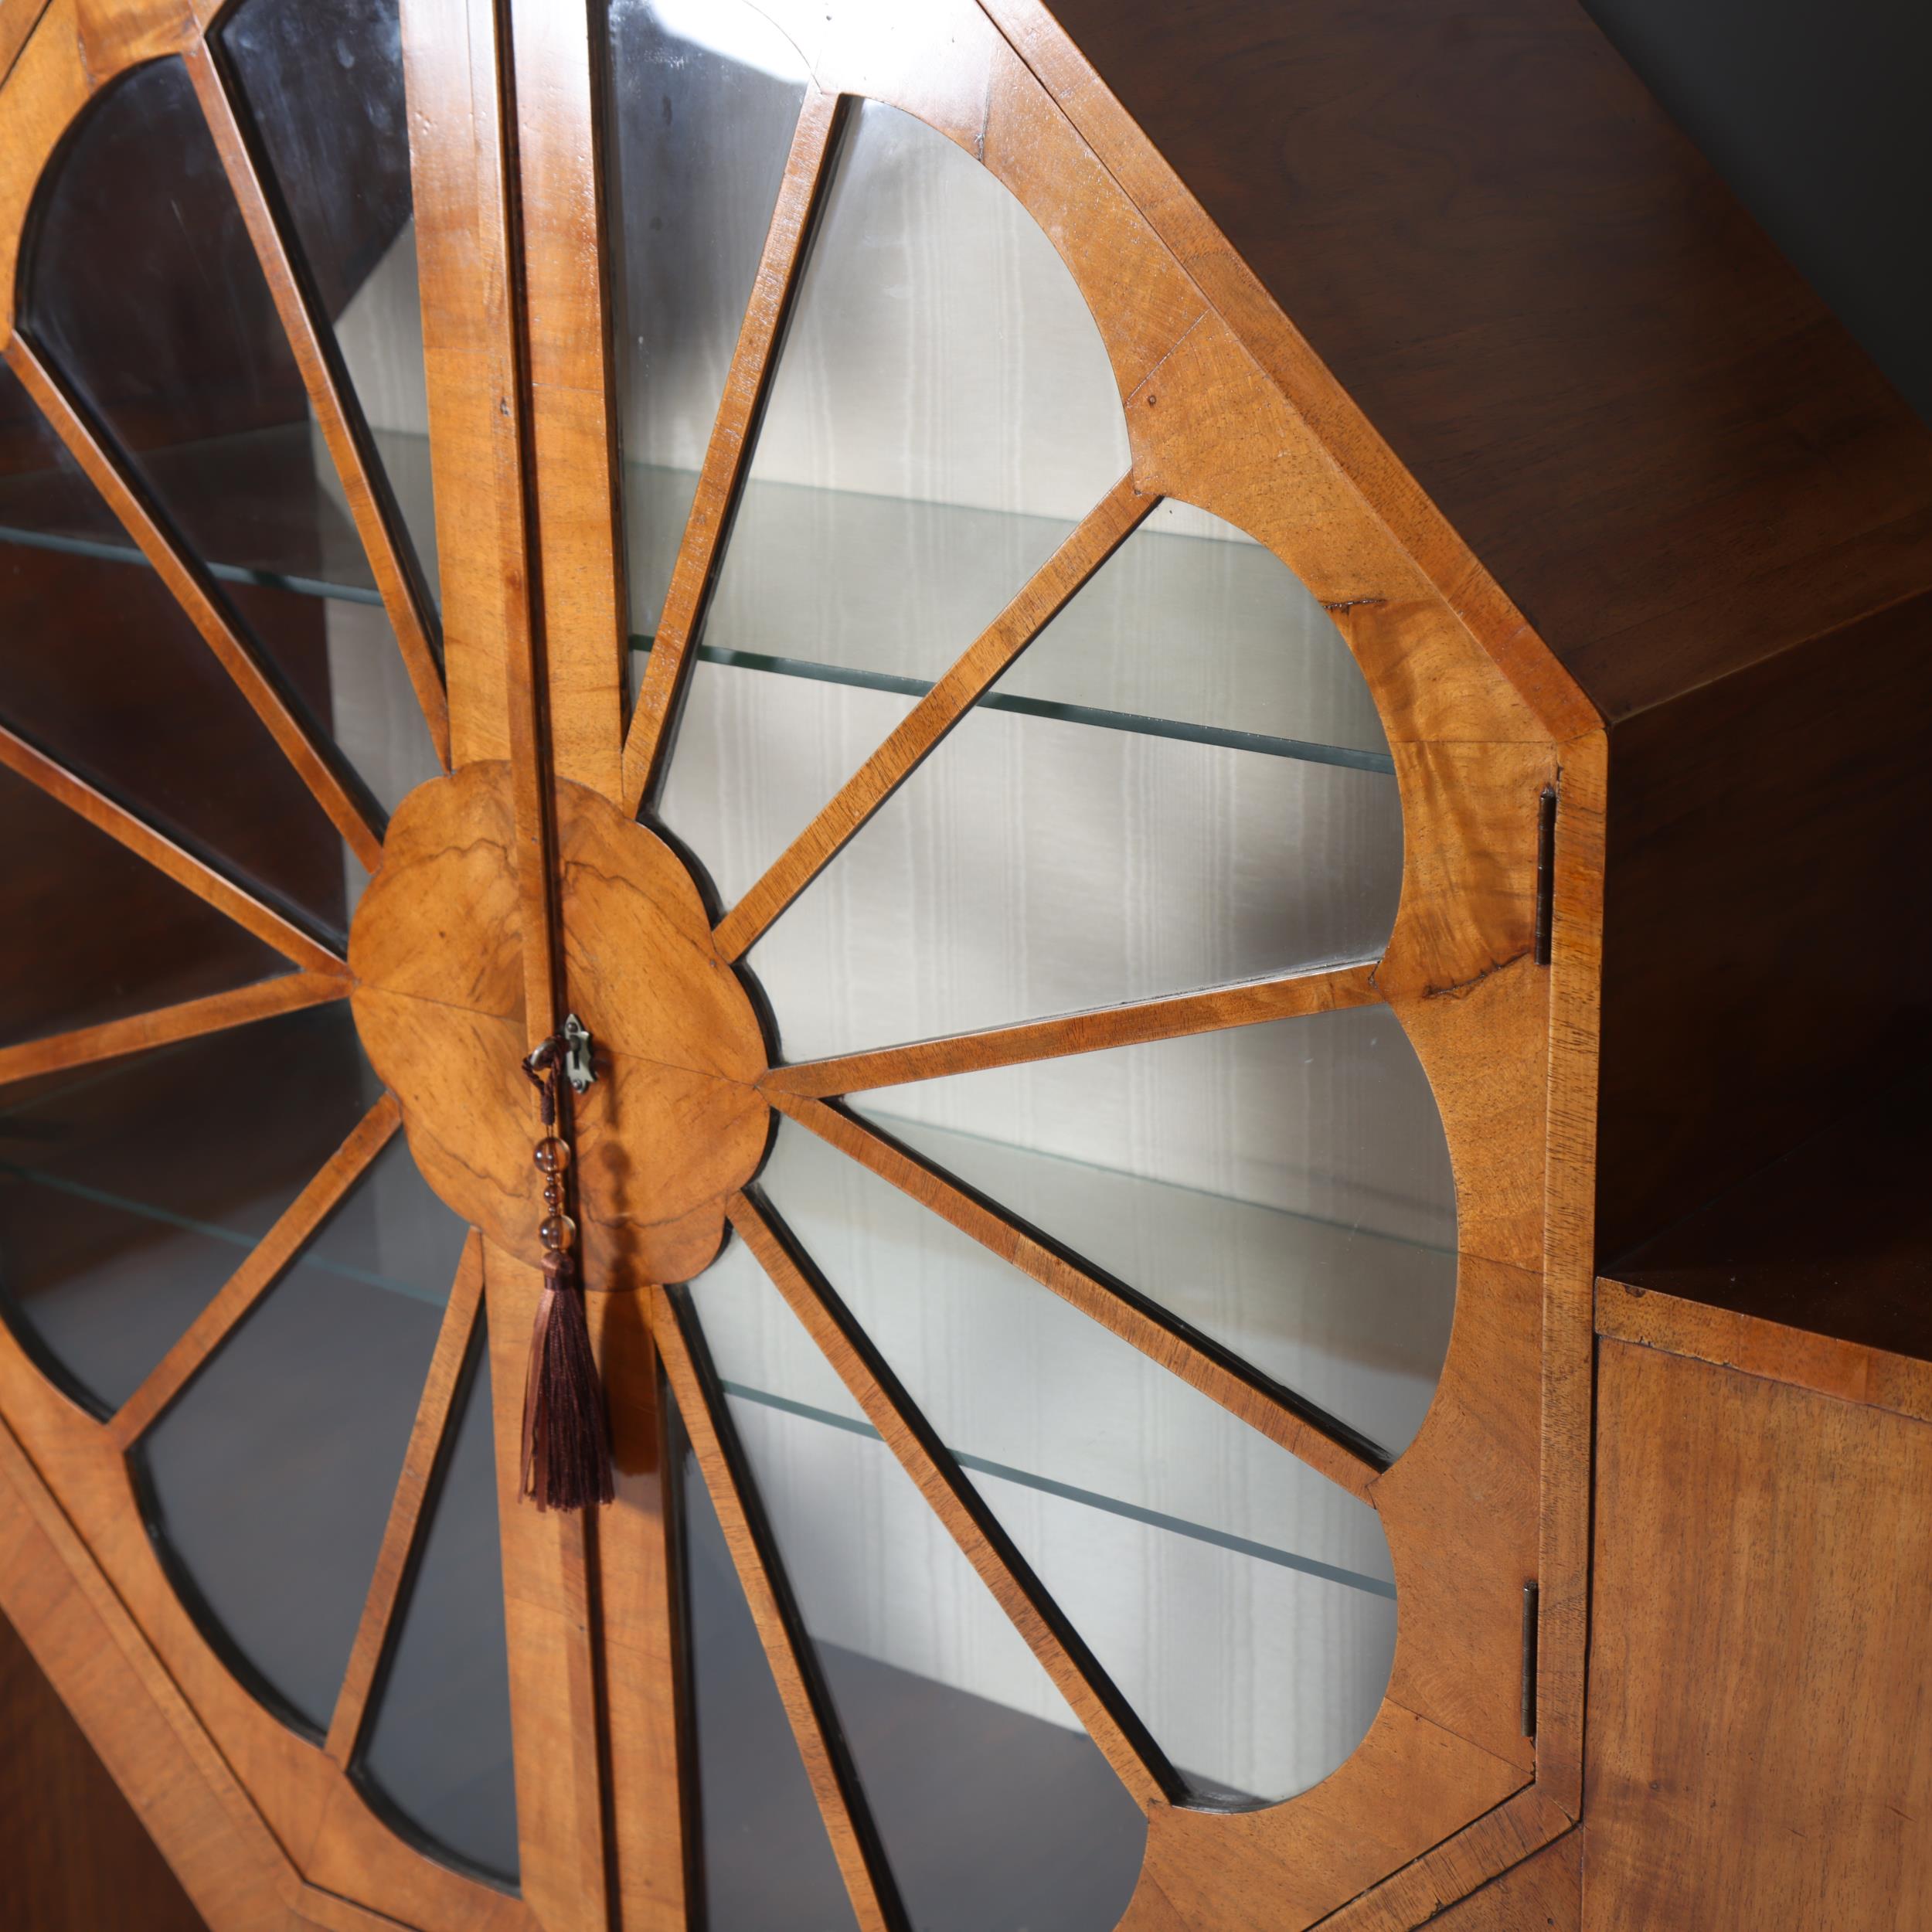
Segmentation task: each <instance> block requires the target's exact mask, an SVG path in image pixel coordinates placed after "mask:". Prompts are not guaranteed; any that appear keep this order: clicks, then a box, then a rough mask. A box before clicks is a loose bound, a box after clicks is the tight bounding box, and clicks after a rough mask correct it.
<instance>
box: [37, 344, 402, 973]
mask: <svg viewBox="0 0 1932 1932" xmlns="http://www.w3.org/2000/svg"><path fill="white" fill-rule="evenodd" d="M15 406H17V407H18V408H19V409H20V410H32V403H30V402H29V400H28V399H27V397H26V395H25V393H24V392H23V391H22V389H21V388H20V386H19V382H18V380H17V379H15V376H13V375H12V372H11V371H9V370H5V369H0V414H5V413H12V408H13V407H15ZM23 440H24V439H23ZM36 441H37V442H38V445H39V446H38V447H37V448H34V449H32V451H31V458H32V460H33V461H36V463H37V464H45V465H46V468H38V469H36V471H32V472H29V474H28V475H27V476H26V477H24V478H22V479H21V480H22V483H23V484H25V483H27V482H32V484H33V485H34V486H35V487H36V489H37V488H39V485H40V483H41V481H43V479H44V480H45V481H46V482H47V483H48V484H49V486H50V487H49V488H48V490H47V492H46V495H47V500H48V501H49V503H51V504H53V505H55V506H56V509H59V506H61V505H77V504H78V503H79V502H80V501H82V500H83V498H84V496H85V495H91V493H92V492H91V486H90V485H89V484H88V483H87V480H86V478H84V477H83V476H82V475H81V474H80V471H79V469H78V468H77V465H76V464H74V463H73V460H72V459H71V458H70V457H69V456H68V455H67V454H66V451H65V450H64V449H63V448H62V447H60V444H58V443H57V442H56V441H54V440H53V439H52V438H51V437H46V438H45V439H36ZM95 500H96V502H98V499H97V498H96V499H95ZM21 513H22V514H25V515H32V514H33V513H34V512H33V506H32V504H31V503H27V504H23V505H22V506H21ZM100 514H101V515H106V512H105V510H104V509H102V510H101V512H100ZM63 520H66V519H63ZM285 601H286V602H287V604H288V605H289V607H290V608H289V611H288V612H287V618H288V621H287V622H286V623H285V624H283V625H282V627H281V629H280V631H279V632H278V634H279V635H280V636H281V640H282V643H283V646H284V655H283V669H284V672H286V673H287V674H288V675H290V677H291V680H292V682H294V686H295V689H296V692H297V695H298V697H299V698H300V699H302V700H303V701H304V702H306V703H307V704H308V707H309V709H310V710H311V712H312V713H315V715H316V716H318V719H321V720H322V721H324V722H325V723H326V721H327V719H328V716H329V709H330V692H329V675H330V657H329V645H328V626H327V624H326V622H325V616H324V609H325V607H323V606H322V605H321V604H318V603H316V602H315V600H312V599H310V598H305V597H303V598H297V597H288V598H286V599H285ZM130 639H134V640H136V641H138V648H134V649H132V650H131V649H130V648H128V647H129V641H130ZM389 654H390V655H392V656H393V655H397V654H396V651H395V648H394V646H393V645H391V646H389ZM0 722H4V723H5V724H6V725H7V726H9V727H10V728H12V730H15V731H18V732H19V733H20V734H21V735H22V736H24V737H26V738H29V739H31V740H32V741H33V742H34V743H36V744H37V745H38V746H39V747H41V748H42V749H43V750H45V751H46V752H48V753H50V754H51V755H52V756H53V757H55V758H56V759H58V760H60V763H61V764H64V765H66V767H68V768H69V769H70V770H73V771H74V772H75V773H77V774H78V775H79V776H80V777H83V778H85V779H87V781H89V782H90V783H91V784H95V785H97V786H98V787H100V789H101V790H102V791H105V792H107V793H108V794H110V795H111V797H113V798H115V799H116V800H117V801H118V802H120V803H121V804H126V805H128V806H129V807H130V808H132V809H133V810H134V811H136V812H138V814H139V815H141V817H142V818H145V819H146V820H147V821H148V822H149V823H151V824H152V825H155V826H156V827H157V828H158V829H160V830H162V831H164V832H167V833H168V835H170V836H171V837H172V838H175V839H176V840H177V841H179V842H180V843H182V844H184V845H188V846H189V847H190V848H191V849H193V850H194V851H196V852H197V853H199V855H202V856H205V857H206V858H207V859H209V860H210V861H211V862H213V863H215V864H216V865H217V866H219V867H220V869H222V870H223V871H224V872H227V873H228V874H229V875H230V876H231V877H232V878H233V879H235V880H236V882H237V883H240V884H241V885H243V886H245V887H247V889H250V891H251V892H254V893H262V894H265V895H267V896H269V897H270V898H273V899H274V900H277V901H279V902H280V903H281V905H282V906H283V907H284V909H286V910H290V911H291V912H294V913H296V914H297V915H298V917H302V918H303V923H306V924H308V925H309V926H310V927H312V928H313V929H315V930H317V931H318V932H319V933H321V934H323V935H325V936H327V937H334V938H336V939H341V938H342V937H345V934H346V933H347V930H348V914H349V905H348V900H347V899H346V896H345V893H346V889H347V888H346V883H345V872H344V867H343V859H344V849H343V845H342V839H341V838H340V837H339V836H338V834H337V833H336V832H335V828H334V827H333V826H332V825H331V824H330V823H329V821H328V818H326V817H325V815H324V814H323V812H322V810H321V807H320V806H319V805H318V804H317V803H316V801H315V798H314V796H313V795H312V794H311V792H310V791H309V790H308V787H307V786H306V785H304V784H303V782H302V781H301V779H300V778H298V777H297V776H296V774H295V771H294V767H292V766H291V764H289V762H288V760H287V757H284V754H283V753H282V751H281V748H280V747H278V746H277V744H276V743H275V741H274V739H273V738H272V737H270V735H269V733H268V731H267V727H266V726H264V725H263V723H261V721H260V719H258V718H257V716H255V713H253V710H252V709H250V706H249V705H248V702H247V699H244V698H243V696H242V695H241V692H240V690H239V689H236V685H235V684H234V682H233V680H232V679H230V677H229V675H228V674H227V673H226V672H225V671H224V670H223V668H222V667H221V665H220V662H219V660H218V659H217V658H216V656H215V654H214V653H213V651H211V650H209V648H208V646H207V645H206V643H204V642H203V641H202V638H201V636H200V634H199V632H198V631H196V629H195V628H194V626H193V625H192V624H190V623H189V621H188V618H187V617H186V616H185V614H183V613H182V610H181V608H180V607H179V605H178V604H176V603H175V600H174V599H173V597H172V596H170V595H169V594H168V591H167V590H165V588H164V587H162V582H161V580H160V579H159V577H157V576H156V575H155V573H154V572H153V571H151V570H149V569H148V567H147V566H146V563H145V561H140V560H137V562H136V563H134V564H128V563H117V562H113V561H107V560H103V559H102V558H101V557H100V556H99V555H97V554H94V555H90V554H88V553H87V552H86V551H84V550H76V549H70V548H60V549H55V548H49V547H47V546H45V545H44V544H39V543H32V542H28V543H12V544H7V545H5V546H4V547H0Z"/></svg>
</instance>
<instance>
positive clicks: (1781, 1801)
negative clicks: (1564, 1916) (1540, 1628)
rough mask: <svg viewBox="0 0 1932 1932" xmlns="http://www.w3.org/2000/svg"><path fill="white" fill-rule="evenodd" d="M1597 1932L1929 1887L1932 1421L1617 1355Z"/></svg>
mask: <svg viewBox="0 0 1932 1932" xmlns="http://www.w3.org/2000/svg"><path fill="white" fill-rule="evenodd" d="M1597 1415H1598V1418H1599V1446H1598V1452H1597V1549H1596V1579H1597V1580H1596V1590H1595V1614H1594V1618H1593V1621H1592V1642H1591V1654H1590V1729H1589V1733H1588V1752H1587V1767H1586V1784H1585V1797H1584V1813H1583V1815H1584V1817H1585V1818H1586V1820H1587V1846H1586V1885H1585V1900H1584V1906H1585V1910H1584V1925H1585V1927H1586V1928H1587V1932H1643V1929H1645V1928H1650V1927H1658V1926H1665V1925H1672V1926H1679V1925H1681V1926H1696V1927H1698V1928H1699V1932H1758V1928H1761V1927H1767V1926H1815V1927H1859V1932H1888V1929H1889V1932H1906V1928H1907V1927H1919V1926H1922V1925H1923V1923H1924V1922H1925V1921H1924V1918H1923V1905H1924V1901H1925V1900H1926V1899H1927V1897H1928V1896H1932V1839H1928V1838H1927V1835H1926V1833H1925V1832H1924V1829H1923V1825H1922V1823H1920V1821H1921V1820H1922V1819H1923V1817H1924V1816H1925V1813H1926V1808H1927V1804H1929V1803H1932V1729H1929V1728H1928V1726H1927V1721H1926V1718H1927V1713H1926V1701H1927V1682H1928V1670H1929V1668H1932V1518H1929V1517H1928V1516H1927V1512H1926V1510H1925V1506H1924V1498H1925V1497H1926V1495H1927V1493H1928V1486H1929V1485H1932V1428H1928V1427H1927V1426H1926V1425H1925V1424H1924V1423H1919V1422H1915V1421H1910V1420H1906V1418H1904V1417H1900V1416H1896V1415H1893V1414H1888V1413H1884V1412H1882V1411H1879V1410H1872V1409H1866V1408H1863V1407H1861V1406H1857V1405H1855V1404H1854V1403H1846V1402H1840V1401H1838V1400H1835V1399H1833V1398H1832V1397H1829V1396H1819V1395H1815V1394H1812V1393H1810V1392H1809V1391H1808V1390H1804V1389H1794V1388H1792V1387H1790V1386H1787V1385H1786V1384H1784V1383H1775V1382H1768V1381H1765V1380H1763V1379H1760V1378H1757V1377H1755V1376H1746V1375H1740V1374H1739V1373H1738V1372H1736V1371H1735V1370H1733V1369H1722V1368H1719V1367H1716V1366H1713V1364H1711V1363H1709V1362H1696V1361H1692V1360H1689V1359H1686V1358H1685V1357H1682V1356H1679V1355H1667V1354H1665V1353H1663V1352H1662V1351H1660V1350H1657V1349H1645V1348H1641V1347H1638V1346H1635V1345H1632V1344H1630V1343H1628V1342H1610V1341H1606V1342H1604V1345H1603V1349H1602V1355H1601V1361H1600V1372H1599V1379H1598V1393H1597Z"/></svg>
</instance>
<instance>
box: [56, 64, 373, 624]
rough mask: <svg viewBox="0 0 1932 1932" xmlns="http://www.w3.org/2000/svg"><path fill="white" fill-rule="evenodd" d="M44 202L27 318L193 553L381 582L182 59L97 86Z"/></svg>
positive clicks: (289, 571)
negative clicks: (316, 436) (323, 455)
mask: <svg viewBox="0 0 1932 1932" xmlns="http://www.w3.org/2000/svg"><path fill="white" fill-rule="evenodd" d="M36 208H37V212H38V215H39V219H38V221H37V222H36V226H35V229H34V231H33V243H32V250H31V252H30V253H29V256H28V258H27V260H26V264H25V268H26V291H25V299H24V301H23V302H22V319H23V321H24V322H25V324H26V328H27V330H28V332H29V334H30V335H32V337H33V338H34V340H35V341H36V343H37V344H38V345H39V346H40V348H41V349H43V351H44V352H46V354H47V355H49V358H50V359H51V360H52V361H53V363H54V365H55V366H56V368H57V369H59V370H60V372H61V373H62V374H63V376H65V377H66V379H67V381H68V382H69V383H71V384H72V385H73V386H74V387H75V389H77V390H78V391H79V393H80V396H82V398H83V400H84V401H85V402H86V403H87V405H88V406H89V407H90V410H91V411H92V413H93V414H94V417H96V418H97V420H100V421H101V422H103V423H105V424H106V425H107V427H108V428H109V429H110V430H111V431H112V432H113V434H114V437H116V439H117V440H118V441H119V443H120V444H121V447H123V448H124V449H125V450H126V451H128V453H129V454H130V455H131V457H132V458H133V460H134V462H135V464H136V465H137V466H138V468H139V470H140V472H141V476H142V478H143V479H144V480H145V481H146V482H147V483H148V485H149V486H150V488H151V489H152V490H153V492H154V493H155V495H156V496H157V497H158V498H159V500H160V502H161V503H162V506H163V508H164V509H165V510H166V511H167V512H168V515H169V516H170V517H172V519H173V520H174V522H175V523H176V524H177V525H178V526H179V527H180V528H181V529H182V532H184V534H185V536H186V537H187V539H188V541H189V543H190V544H191V545H192V546H193V548H194V549H195V550H196V552H197V553H199V555H201V556H204V557H207V558H209V559H214V560H220V561H221V562H223V563H230V564H237V565H242V566H252V567H253V568H255V569H258V570H270V571H274V572H276V573H281V574H284V575H287V576H292V577H301V578H304V579H311V580H313V579H321V580H325V581H327V582H329V583H349V584H353V585H357V586H360V587H372V584H373V580H372V577H370V575H369V566H368V561H367V560H366V558H365V557H364V556H363V555H362V546H361V544H360V543H359V541H358V540H357V538H356V536H355V528H354V526H353V525H352V524H351V523H350V522H349V519H348V518H347V517H346V516H345V515H343V514H342V510H341V509H340V508H339V506H338V504H337V503H336V502H335V501H334V500H333V499H332V497H331V496H330V495H329V493H328V491H327V490H326V489H325V488H323V486H322V485H321V483H320V481H318V476H317V469H316V460H315V459H316V451H315V447H314V442H313V432H312V430H311V425H310V420H309V411H308V395H307V393H306V392H305V391H304V389H303V386H302V381H301V373H300V372H299V371H298V369H297V367H296V365H295V358H294V352H292V351H291V349H290V348H289V345H288V342H287V338H286V337H285V336H284V335H283V333H282V326H281V319H280V318H279V317H278V316H277V315H276V313H275V307H274V301H272V300H271V298H270V295H269V292H268V284H267V282H266V281H264V279H263V277H262V273H261V270H260V267H259V265H258V264H257V261H256V259H255V254H254V250H253V247H252V246H251V244H250V241H249V239H248V234H247V230H246V229H245V227H244V226H243V223H242V218H241V211H240V209H239V207H238V206H236V202H235V199H234V196H233V194H232V193H231V192H230V189H229V186H228V182H227V178H226V175H225V174H224V173H223V169H222V165H221V158H220V156H219V154H218V153H217V152H216V148H215V144H214V139H213V136H212V135H211V134H209V131H208V128H207V124H206V121H204V120H203V119H202V113H201V109H200V107H199V104H197V103H196V99H195V93H194V88H193V87H192V84H191V83H190V82H189V78H188V73H187V70H186V69H185V67H184V66H182V63H181V62H180V61H179V60H174V59H168V60H157V61H154V62H152V63H149V64H148V65H147V66H141V67H137V68H135V69H134V70H133V71H132V72H131V73H128V74H126V75H125V76H124V77H121V79H119V80H116V81H115V82H114V83H112V85H111V86H110V87H108V88H107V89H106V90H104V92H103V93H102V94H101V95H100V97H98V98H97V100H96V102H95V103H94V105H93V106H92V107H90V109H89V110H88V111H87V113H86V114H84V115H83V116H82V117H81V119H80V121H78V122H77V124H76V126H75V128H74V131H73V135H72V136H71V138H70V140H69V142H68V144H67V145H66V148H65V149H64V150H63V152H62V154H61V155H60V158H59V159H58V160H57V161H56V163H55V165H54V167H53V169H52V170H51V171H50V172H49V175H48V178H47V179H46V182H43V185H42V189H41V192H40V195H39V200H38V202H37V203H36ZM325 460H326V459H325ZM264 642H265V643H267V644H268V645H270V648H274V645H275V643H276V640H274V639H272V638H270V639H265V640H264Z"/></svg>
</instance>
